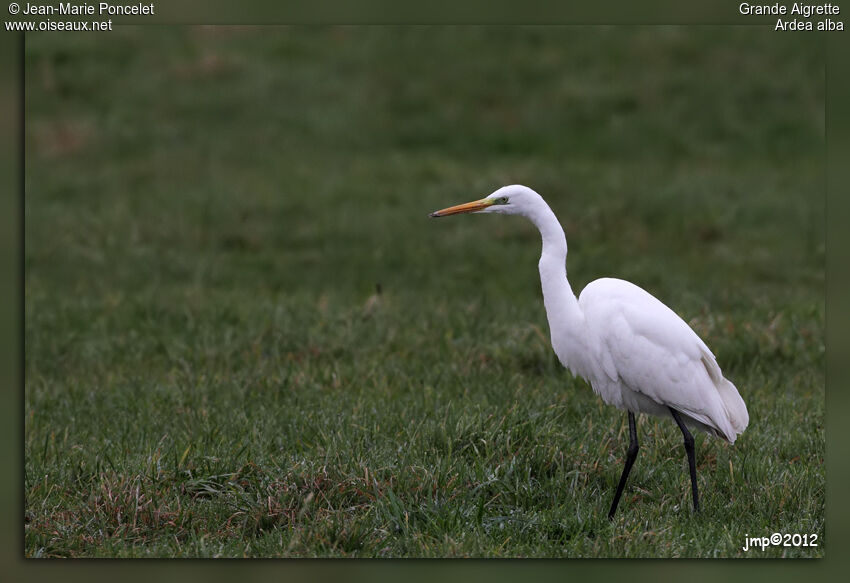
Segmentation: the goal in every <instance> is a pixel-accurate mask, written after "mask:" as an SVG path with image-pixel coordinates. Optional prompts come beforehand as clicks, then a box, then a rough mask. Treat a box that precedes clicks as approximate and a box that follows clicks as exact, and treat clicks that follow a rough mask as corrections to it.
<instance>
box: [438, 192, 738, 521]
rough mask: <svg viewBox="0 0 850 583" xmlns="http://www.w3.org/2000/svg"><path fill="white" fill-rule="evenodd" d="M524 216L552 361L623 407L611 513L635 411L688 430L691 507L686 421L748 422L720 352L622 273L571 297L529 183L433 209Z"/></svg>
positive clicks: (549, 219) (722, 427)
mask: <svg viewBox="0 0 850 583" xmlns="http://www.w3.org/2000/svg"><path fill="white" fill-rule="evenodd" d="M459 213H501V214H512V215H521V216H523V217H525V218H527V219H529V220H530V221H531V222H532V223H534V225H535V226H536V227H537V228H538V229H539V230H540V235H541V237H542V238H543V252H542V253H541V255H540V262H539V264H538V266H539V269H540V283H541V286H542V288H543V303H544V305H545V306H546V316H547V318H548V319H549V332H550V334H551V337H552V349H553V350H554V351H555V354H557V355H558V360H560V361H561V364H563V365H564V366H565V367H567V368H568V369H570V371H571V372H572V373H573V374H574V375H578V376H581V377H583V378H584V379H586V380H587V381H589V382H590V385H591V386H592V387H593V391H594V392H595V393H596V394H597V395H599V396H600V397H602V400H603V401H605V402H606V403H608V404H609V405H614V406H615V407H617V408H619V409H624V410H626V411H628V417H629V449H628V451H627V455H626V464H625V467H624V468H623V474H622V476H621V477H620V483H619V484H618V485H617V492H616V493H615V494H614V500H613V502H612V503H611V509H610V510H609V512H608V518H613V517H614V512H616V510H617V504H618V503H619V502H620V496H621V495H622V493H623V488H624V487H625V485H626V479H627V478H628V476H629V471H630V470H631V469H632V464H634V461H635V458H636V457H637V453H638V448H639V445H638V439H637V430H636V428H635V413H648V414H650V415H660V416H667V415H670V416H672V417H673V420H674V421H675V422H676V425H678V426H679V429H680V430H681V431H682V435H683V436H684V438H685V451H686V452H687V455H688V466H689V469H690V474H691V488H692V490H693V497H694V510H699V493H698V490H697V473H696V465H695V462H694V438H693V436H692V435H691V433H690V431H688V426H690V427H695V428H698V429H701V430H703V431H705V432H707V433H709V434H711V435H713V436H715V437H722V438H723V439H726V440H727V441H729V443H734V442H735V438H736V437H737V436H738V434H740V433H741V432H743V431H744V429H746V427H747V423H749V414H748V413H747V406H746V405H745V404H744V400H743V399H741V395H740V394H738V390H737V389H736V388H735V385H733V384H732V383H731V382H730V381H729V380H727V379H725V378H724V377H723V373H722V372H721V371H720V367H719V366H718V365H717V360H716V359H715V357H714V355H713V354H712V353H711V350H709V349H708V346H706V345H705V343H704V342H703V341H702V340H700V338H699V336H697V335H696V333H695V332H694V331H693V330H692V329H691V328H690V326H688V325H687V324H686V323H685V321H684V320H682V319H681V318H680V317H679V316H677V315H676V313H675V312H673V310H671V309H670V308H668V307H667V306H665V305H664V304H662V303H661V302H660V301H658V300H657V299H656V298H655V297H653V296H652V295H650V294H649V293H648V292H646V291H644V290H643V289H641V288H639V287H638V286H636V285H634V284H632V283H629V282H627V281H623V280H621V279H612V278H602V279H597V280H596V281H593V282H591V283H589V284H588V285H587V286H586V287H585V288H584V290H583V291H582V292H581V295H580V296H579V297H578V298H576V296H575V294H574V293H573V290H572V288H571V287H570V283H569V282H568V281H567V270H566V260H567V239H566V237H565V236H564V230H563V229H562V228H561V224H560V223H559V222H558V219H557V218H556V217H555V213H553V212H552V209H550V208H549V205H548V204H546V201H544V200H543V198H542V197H541V196H540V195H539V194H537V193H536V192H534V191H533V190H532V189H530V188H528V187H526V186H521V185H512V186H505V187H502V188H500V189H499V190H497V191H495V192H494V193H492V194H490V195H489V196H487V197H486V198H483V199H481V200H476V201H473V202H468V203H466V204H460V205H457V206H452V207H448V208H445V209H442V210H439V211H436V212H433V213H431V215H430V216H432V217H446V216H449V215H455V214H459Z"/></svg>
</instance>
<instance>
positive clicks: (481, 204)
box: [428, 198, 493, 217]
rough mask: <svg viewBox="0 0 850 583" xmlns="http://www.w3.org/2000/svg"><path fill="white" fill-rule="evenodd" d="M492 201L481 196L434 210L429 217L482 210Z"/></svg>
mask: <svg viewBox="0 0 850 583" xmlns="http://www.w3.org/2000/svg"><path fill="white" fill-rule="evenodd" d="M492 204H493V201H492V200H491V199H487V198H482V199H481V200H474V201H472V202H465V203H463V204H458V205H455V206H450V207H448V208H444V209H442V210H438V211H434V212H433V213H431V214H430V215H428V216H429V217H448V216H450V215H457V214H460V213H474V212H476V211H480V210H484V209H486V208H487V207H488V206H490V205H492Z"/></svg>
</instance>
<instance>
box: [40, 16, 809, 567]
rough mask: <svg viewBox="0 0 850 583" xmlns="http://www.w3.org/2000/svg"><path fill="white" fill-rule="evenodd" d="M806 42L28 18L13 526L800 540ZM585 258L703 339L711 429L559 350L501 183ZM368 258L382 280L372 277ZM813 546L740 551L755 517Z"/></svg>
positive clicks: (590, 550) (725, 542)
mask: <svg viewBox="0 0 850 583" xmlns="http://www.w3.org/2000/svg"><path fill="white" fill-rule="evenodd" d="M823 63H824V59H823V52H822V46H821V45H820V43H819V39H818V38H816V37H813V36H794V35H779V34H775V33H773V32H772V31H771V30H769V29H762V28H758V27H726V28H701V27H690V28H674V27H647V28H639V27H630V28H612V27H560V28H559V27H551V28H549V27H532V28H519V27H517V28H506V27H499V28H475V27H446V28H429V27H411V28H393V27H371V28H370V27H364V28H356V27H340V28H307V27H304V28H255V29H251V28H247V29H246V28H233V29H216V28H159V27H152V26H147V27H144V28H125V27H121V29H120V30H116V31H115V32H113V33H110V34H109V35H93V34H90V35H37V34H30V35H28V36H27V45H26V105H27V110H26V111H27V119H26V136H27V142H26V206H25V213H26V225H25V226H26V240H25V243H26V254H25V265H26V330H25V334H26V337H25V341H26V363H25V365H26V368H25V374H26V386H25V391H26V392H25V415H26V419H25V444H24V447H25V470H26V481H25V493H26V504H25V513H26V514H25V517H26V518H25V553H26V555H27V556H31V557H56V556H71V557H102V556H118V557H135V556H158V557H167V556H181V557H195V556H201V557H209V556H274V557H279V556H307V557H313V556H321V557H335V556H349V557H420V556H429V557H431V556H482V557H495V556H499V557H513V556H533V557H624V556H626V557H730V556H747V557H763V556H770V557H773V556H792V557H819V556H823V554H824V550H825V544H826V541H825V540H824V490H825V466H824V373H823V370H824V292H823V290H824V252H825V250H824V233H823V221H824V212H825V211H824V205H823V195H822V193H823V184H824V156H823V151H824V150H823V148H824V127H823V119H824V118H823V115H824V106H823V91H824V77H823V75H824V69H823V66H824V65H823ZM515 182H519V183H525V184H528V185H530V186H532V187H533V188H535V189H537V190H538V191H539V192H541V193H542V194H543V195H544V196H545V197H546V198H547V200H548V201H549V202H550V204H551V205H552V207H553V209H554V210H555V212H556V214H558V216H559V217H560V219H561V221H562V223H563V225H564V227H565V230H566V232H567V237H568V240H569V242H570V257H569V261H568V270H569V274H570V278H571V281H572V283H573V287H574V288H575V289H576V290H578V289H580V288H581V287H583V286H584V285H585V284H586V283H587V282H589V281H591V280H593V279H595V278H597V277H602V276H616V277H622V278H626V279H629V280H631V281H633V282H635V283H637V284H639V285H641V286H643V287H644V288H646V289H647V290H649V291H650V292H651V293H653V294H655V295H656V296H657V297H659V298H660V299H662V301H664V302H665V303H667V304H668V305H670V306H671V307H673V308H674V309H675V310H676V311H677V312H678V313H679V314H681V315H682V316H683V317H684V318H685V319H686V320H687V321H688V322H689V323H690V324H691V325H692V326H693V327H694V329H695V330H696V331H697V332H698V333H699V334H700V335H701V336H702V337H703V338H704V339H705V340H706V342H707V343H708V344H709V346H711V347H712V349H713V350H714V352H715V354H716V355H717V357H718V359H719V361H720V363H721V366H722V367H723V368H724V371H725V372H726V374H727V376H729V377H730V378H731V379H733V380H734V382H735V383H736V384H737V386H738V387H739V389H740V391H741V394H742V395H743V397H744V399H745V400H746V402H747V404H748V407H749V411H750V426H749V428H748V429H747V431H746V432H745V433H744V434H743V435H742V436H741V438H740V439H739V441H738V442H737V443H736V445H735V446H734V447H731V446H729V445H728V444H725V443H720V442H718V441H717V440H713V439H710V438H708V437H707V436H705V435H699V436H697V465H698V476H699V486H700V488H701V494H702V505H703V512H701V513H700V514H698V515H694V514H693V513H692V512H691V509H690V491H689V480H688V475H687V465H686V460H685V455H684V450H683V448H682V441H681V434H680V433H679V431H678V429H677V428H676V427H675V425H674V424H673V423H672V422H670V421H669V420H666V419H665V420H660V419H655V418H646V417H641V418H639V422H638V430H639V435H640V439H641V445H642V448H641V450H640V455H639V457H638V459H637V463H636V465H635V468H634V470H633V471H632V474H631V478H630V481H629V484H628V487H627V490H626V493H625V495H624V498H623V500H622V501H621V503H620V509H619V511H618V515H617V517H616V520H615V521H614V522H613V523H611V522H609V521H608V520H607V518H606V513H607V510H608V505H609V504H610V501H611V497H612V496H613V493H614V489H615V486H616V483H617V480H618V479H619V474H620V471H621V468H622V463H623V457H624V455H625V451H626V447H627V445H628V432H627V425H626V423H625V415H624V414H623V413H622V412H620V411H617V410H615V409H613V408H610V407H608V406H606V405H604V404H603V403H602V402H601V401H600V400H599V399H598V398H597V397H596V396H595V395H594V394H593V393H592V391H591V390H590V388H589V386H588V385H586V383H584V382H583V381H581V380H577V379H574V378H572V377H571V376H570V375H569V373H568V372H567V371H565V370H564V369H562V368H561V366H560V365H559V364H558V362H557V360H556V358H555V356H554V355H553V353H552V351H551V349H550V347H549V345H548V330H547V325H546V320H545V314H544V310H543V306H542V300H541V297H540V291H539V282H538V279H537V271H536V264H537V257H538V254H539V236H538V234H537V232H536V231H535V230H534V228H533V227H532V226H531V225H530V224H527V223H526V222H524V221H523V220H522V219H518V218H515V217H476V216H469V217H456V218H454V219H445V220H441V221H433V220H429V219H427V213H428V212H430V211H432V210H434V209H436V208H441V207H443V206H447V205H449V204H453V203H458V202H464V201H467V200H471V199H474V198H477V197H480V196H482V195H485V194H487V193H489V192H490V191H491V190H493V189H495V188H496V187H498V186H501V185H503V184H508V183H515ZM376 290H379V292H376ZM773 532H781V533H801V534H802V533H815V534H818V535H819V537H820V540H819V542H820V546H819V547H817V548H793V547H790V548H772V549H768V550H766V551H765V552H761V551H750V552H748V553H743V552H742V551H741V546H742V545H743V544H744V537H745V535H749V536H766V535H769V534H770V533H773Z"/></svg>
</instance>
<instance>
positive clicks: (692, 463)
mask: <svg viewBox="0 0 850 583" xmlns="http://www.w3.org/2000/svg"><path fill="white" fill-rule="evenodd" d="M667 408H668V409H670V413H672V415H673V419H674V420H675V421H676V425H678V426H679V429H681V430H682V435H683V436H684V438H685V452H686V453H687V454H688V469H690V471H691V490H693V494H694V510H696V511H698V510H699V492H698V491H697V465H696V460H695V459H694V436H693V435H691V432H690V431H688V428H687V427H685V423H684V422H683V421H682V418H681V417H680V416H679V412H678V411H676V410H675V409H673V408H672V407H667Z"/></svg>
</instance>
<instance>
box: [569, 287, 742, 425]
mask: <svg viewBox="0 0 850 583" xmlns="http://www.w3.org/2000/svg"><path fill="white" fill-rule="evenodd" d="M579 303H580V305H581V307H582V310H583V312H584V314H585V318H586V319H587V322H588V329H589V330H591V331H593V332H592V333H593V334H594V336H595V339H594V340H595V341H594V343H593V344H594V345H595V346H596V349H597V359H598V361H599V362H600V363H601V364H602V368H603V370H604V371H605V374H606V375H607V376H608V377H609V378H610V379H611V380H614V381H618V382H620V383H623V384H625V385H626V386H627V387H628V388H629V389H631V390H633V391H635V392H638V393H640V394H642V395H644V396H646V397H649V398H650V399H652V400H653V401H655V402H656V403H658V404H660V405H663V406H668V407H672V408H674V409H677V410H679V411H681V412H683V413H685V414H687V415H689V416H690V417H693V418H694V419H696V420H697V421H699V422H701V423H704V424H706V425H708V426H710V427H715V428H716V429H718V430H720V431H721V432H723V433H724V434H725V435H727V436H730V435H731V436H732V439H734V435H735V432H734V431H733V430H731V427H730V423H729V420H728V415H727V414H726V412H725V408H724V405H723V400H722V399H721V397H720V394H719V393H718V390H717V388H716V384H717V383H719V382H720V381H722V380H723V376H722V373H721V372H720V368H719V367H718V366H717V361H716V359H715V357H714V355H713V354H712V353H711V351H710V350H709V349H708V346H706V345H705V343H704V342H703V341H702V340H701V339H700V338H699V336H697V334H696V333H695V332H694V331H693V330H692V329H691V328H690V326H688V325H687V324H686V323H685V321H684V320H682V319H681V318H680V317H679V316H678V315H676V313H675V312H673V311H672V310H671V309H670V308H668V307H667V306H665V305H664V304H663V303H661V302H660V301H659V300H657V299H656V298H655V297H653V296H652V295H650V294H649V293H648V292H646V291H644V290H643V289H641V288H639V287H638V286H636V285H634V284H631V283H629V282H626V281H623V280H618V279H603V280H597V281H595V282H593V283H591V284H590V285H588V286H587V288H585V290H584V291H583V292H582V294H581V297H580V299H579ZM615 375H616V376H615Z"/></svg>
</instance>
